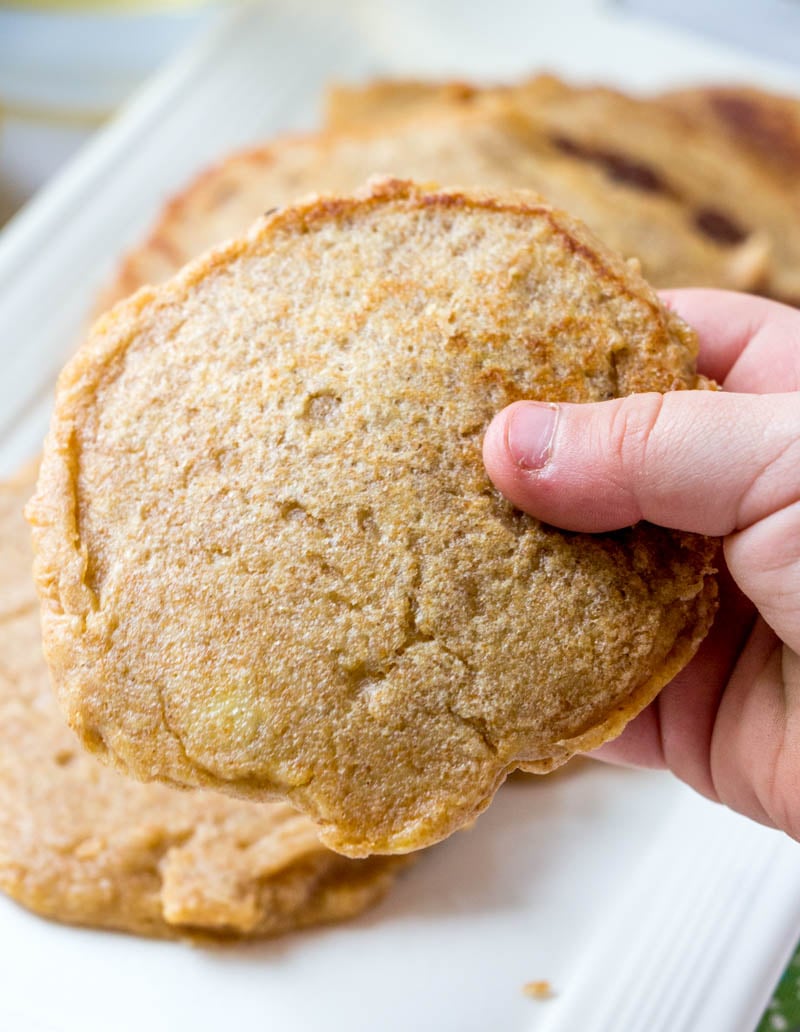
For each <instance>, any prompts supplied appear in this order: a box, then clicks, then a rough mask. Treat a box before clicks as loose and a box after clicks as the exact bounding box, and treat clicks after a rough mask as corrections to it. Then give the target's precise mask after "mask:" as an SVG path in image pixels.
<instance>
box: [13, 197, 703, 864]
mask: <svg viewBox="0 0 800 1032" xmlns="http://www.w3.org/2000/svg"><path fill="white" fill-rule="evenodd" d="M696 349H697V342H696V338H695V335H694V333H693V332H692V331H691V330H690V329H689V328H688V327H687V326H686V325H685V324H683V323H682V322H681V321H680V320H679V319H678V318H677V317H676V316H675V315H673V314H671V313H670V312H668V311H667V310H666V309H665V308H664V307H663V306H662V305H661V303H660V302H659V300H658V298H657V296H656V295H655V293H654V292H653V291H652V289H651V288H650V287H649V286H648V285H647V284H646V283H645V282H644V280H642V279H641V277H640V276H639V275H638V273H637V271H636V269H635V268H634V267H632V266H630V265H626V264H625V263H624V262H623V261H622V260H621V259H619V258H618V257H617V256H615V255H614V254H612V253H611V252H609V251H607V250H606V249H605V248H604V247H603V246H602V245H601V244H600V243H599V242H598V241H597V240H596V239H595V238H594V237H592V236H591V234H589V233H588V231H587V230H586V229H585V228H584V227H583V226H582V225H581V224H579V223H578V222H577V221H576V220H574V219H573V218H571V217H570V216H567V215H565V214H563V213H561V212H558V211H555V210H554V209H552V208H551V207H549V206H548V205H547V204H545V203H544V202H542V201H541V199H539V198H537V197H536V196H535V195H532V194H529V193H515V194H507V195H497V194H490V193H485V192H473V191H463V190H457V189H450V190H440V189H438V188H434V187H431V188H423V187H418V186H415V185H413V184H411V183H408V182H399V181H395V180H384V181H377V182H374V183H373V184H371V186H370V187H369V188H368V189H366V190H365V191H363V192H360V193H358V194H357V195H356V196H349V197H332V196H323V197H318V198H311V199H309V200H307V201H306V202H304V203H301V204H298V205H296V206H290V207H287V208H285V209H283V210H281V211H278V212H276V213H273V214H272V215H270V216H268V217H267V218H265V219H264V220H262V221H260V222H259V223H257V224H256V225H255V226H254V228H253V230H252V231H251V233H250V234H249V235H248V236H246V237H244V238H241V239H239V240H237V241H234V242H232V243H231V244H229V245H227V246H225V247H222V248H220V249H217V250H215V251H212V252H210V253H209V254H208V255H206V256H205V257H203V258H201V259H199V260H198V261H197V262H195V263H193V264H191V265H189V266H188V267H187V268H186V269H184V270H183V272H182V273H181V274H180V275H179V276H177V277H176V278H174V279H173V280H171V281H168V282H167V283H166V284H164V285H163V286H162V287H160V288H153V289H143V290H141V291H139V292H138V293H137V294H135V295H134V297H133V298H131V299H130V300H128V301H127V302H125V303H123V304H121V305H119V306H117V307H115V308H114V309H113V310H112V311H111V312H110V313H109V314H108V315H107V316H106V317H104V318H102V319H101V320H100V321H99V322H98V323H97V324H96V325H95V327H94V329H93V331H92V334H91V336H90V339H89V340H88V342H87V343H86V344H85V345H84V346H83V347H82V348H81V350H80V351H79V352H78V353H77V355H76V356H75V357H74V359H73V360H72V361H71V362H70V364H69V365H68V366H67V368H66V369H65V370H64V372H63V373H62V375H61V377H60V380H59V387H58V392H57V399H56V410H55V414H54V417H53V422H52V425H51V430H50V433H49V436H48V439H47V443H46V446H45V454H44V459H43V464H42V470H41V473H40V478H39V482H38V487H37V492H36V495H35V498H34V500H33V502H32V503H31V505H30V507H29V518H30V520H31V522H32V524H33V528H34V540H35V547H36V552H37V559H36V566H35V571H36V581H37V585H38V589H39V592H40V595H41V599H42V617H43V631H44V643H45V654H46V656H47V660H48V663H49V665H50V668H51V671H52V674H53V678H54V683H55V687H56V690H57V693H58V696H59V699H60V702H61V705H62V707H63V709H64V711H65V712H66V715H67V717H68V720H69V722H70V724H71V725H72V727H73V728H74V729H75V730H76V731H77V733H78V734H79V736H80V737H81V739H82V741H83V743H84V745H86V746H87V747H88V748H89V749H90V750H92V751H94V752H96V753H98V754H100V755H103V756H105V757H106V758H107V759H109V760H110V761H111V762H113V763H115V764H117V765H118V766H119V767H121V768H122V769H124V770H127V771H128V772H130V773H132V774H134V775H136V776H138V777H140V778H145V779H147V778H159V779H162V780H166V781H170V782H177V783H182V784H187V785H198V786H200V785H205V786H209V787H214V788H218V789H223V790H226V791H229V792H232V793H238V794H241V795H243V796H246V797H250V798H256V799H271V798H275V797H280V798H285V799H288V800H289V801H290V802H291V803H292V804H293V805H295V806H297V807H298V808H300V809H302V810H303V811H305V812H306V813H307V814H308V815H309V816H311V817H312V818H313V819H314V820H315V821H316V822H317V823H318V824H319V825H320V835H321V838H322V840H323V841H324V842H325V843H326V844H327V845H329V846H331V847H332V848H334V849H337V850H340V851H342V852H345V853H347V854H350V855H352V856H364V855H367V854H369V853H373V852H377V853H390V852H405V851H410V850H413V849H418V848H421V847H423V846H427V845H430V844H431V843H433V842H435V841H437V840H439V839H441V838H444V837H445V836H446V835H448V834H450V833H451V832H453V831H455V830H456V829H457V828H459V827H462V826H463V825H464V824H466V823H467V822H469V821H470V820H472V819H473V818H474V817H475V816H476V815H477V814H478V813H479V812H480V811H481V810H483V809H484V807H486V806H487V805H488V803H489V801H490V800H491V797H492V795H493V794H494V792H495V790H496V789H497V787H498V786H499V784H500V783H501V782H502V780H503V779H504V778H505V776H506V775H507V774H508V773H509V772H510V771H512V770H513V769H514V768H516V767H520V766H525V767H526V768H528V769H533V770H540V771H544V770H549V769H551V768H552V767H554V766H557V765H558V764H560V763H562V762H563V761H565V760H566V759H567V758H568V757H569V756H570V755H571V754H573V753H574V752H576V751H581V750H588V749H591V748H593V747H594V746H596V745H599V744H600V743H601V742H602V741H604V740H606V739H608V738H610V737H613V736H614V735H616V734H618V733H619V732H620V731H621V730H622V728H623V726H624V725H625V724H626V723H627V721H628V720H629V719H631V718H632V717H633V716H634V715H635V714H636V713H638V712H639V711H640V710H641V709H642V708H643V707H644V706H645V705H646V704H647V703H648V702H650V700H651V699H652V698H653V697H654V696H655V694H656V693H657V691H658V690H659V689H660V688H661V687H662V686H663V685H664V684H665V683H667V682H668V681H669V680H670V679H671V678H672V677H673V676H674V675H675V673H677V671H678V670H679V669H680V668H681V667H682V666H683V665H684V664H685V663H686V662H687V661H688V659H689V658H690V657H691V655H692V654H693V653H694V651H695V649H696V647H697V645H698V644H699V642H700V640H701V639H702V638H703V636H704V634H705V633H706V631H707V629H708V627H709V625H710V622H711V620H712V618H713V613H714V608H715V599H716V585H715V581H714V577H713V562H714V556H715V552H716V543H715V542H714V541H711V540H708V539H705V538H702V537H697V536H694V535H688V534H682V533H678V532H675V531H670V530H665V529H663V528H659V527H655V526H651V525H648V524H644V523H642V524H638V525H637V526H635V527H632V528H629V529H626V530H622V531H619V532H617V533H614V534H607V535H597V536H590V535H580V534H573V533H566V532H562V531H558V530H556V529H554V528H551V527H548V526H546V525H543V524H541V523H539V522H538V521H536V520H535V519H532V518H530V517H528V516H525V515H522V514H521V513H519V512H518V511H516V510H515V509H514V508H513V507H512V506H511V505H510V504H509V503H508V502H507V501H506V500H505V499H503V498H502V497H501V496H500V495H499V494H498V492H497V491H496V490H495V489H494V488H493V487H492V485H491V483H490V482H489V480H488V478H487V476H486V473H485V470H484V467H483V463H482V460H481V443H482V438H483V434H484V431H485V429H486V427H487V425H488V423H489V421H490V420H491V418H492V416H493V415H494V413H495V412H497V411H498V410H499V409H500V408H502V407H503V406H504V405H506V404H508V403H509V402H511V401H515V400H517V399H519V398H523V397H527V398H537V399H546V400H550V401H596V400H601V399H605V398H611V397H615V396H622V395H627V394H629V393H631V392H634V391H643V390H655V391H666V390H670V389H673V388H693V387H697V386H702V381H699V380H698V379H697V376H696V373H695V357H696Z"/></svg>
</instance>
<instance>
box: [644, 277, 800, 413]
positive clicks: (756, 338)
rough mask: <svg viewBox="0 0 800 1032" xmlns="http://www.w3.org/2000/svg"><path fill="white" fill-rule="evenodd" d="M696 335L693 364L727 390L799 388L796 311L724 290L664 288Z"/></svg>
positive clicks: (799, 314) (799, 341)
mask: <svg viewBox="0 0 800 1032" xmlns="http://www.w3.org/2000/svg"><path fill="white" fill-rule="evenodd" d="M660 296H661V298H662V300H663V301H664V302H665V304H666V305H667V307H668V308H671V309H673V310H674V311H675V312H677V314H678V315H680V316H681V318H683V319H685V320H686V322H687V323H689V325H690V326H692V327H694V329H695V330H696V331H697V334H698V337H699V339H700V355H699V358H698V370H699V371H700V372H701V373H703V374H704V375H705V376H709V377H711V379H712V380H716V381H717V383H720V384H723V385H724V386H725V387H727V388H728V390H732V391H743V392H747V393H750V394H765V393H771V392H775V391H792V390H800V311H799V310H798V309H796V308H791V307H790V306H789V305H783V304H780V303H779V302H778V301H769V300H768V299H767V298H763V297H753V296H752V295H750V294H737V293H735V292H733V291H729V290H707V289H694V288H692V289H685V290H663V291H660Z"/></svg>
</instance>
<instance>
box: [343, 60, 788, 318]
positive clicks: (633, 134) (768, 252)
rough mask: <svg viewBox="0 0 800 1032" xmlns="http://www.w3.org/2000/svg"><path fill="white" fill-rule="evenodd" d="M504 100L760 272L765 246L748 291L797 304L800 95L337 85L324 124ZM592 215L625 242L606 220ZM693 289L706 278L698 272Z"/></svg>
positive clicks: (552, 86)
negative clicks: (670, 205) (743, 254)
mask: <svg viewBox="0 0 800 1032" xmlns="http://www.w3.org/2000/svg"><path fill="white" fill-rule="evenodd" d="M498 97H503V98H504V99H505V100H506V102H508V103H512V104H514V105H516V106H517V107H518V108H519V109H520V110H521V111H522V112H524V113H525V114H526V115H528V116H529V117H531V118H533V119H535V120H536V121H537V122H538V123H539V124H540V125H541V126H542V129H543V131H544V132H545V133H546V134H547V135H548V137H549V139H550V140H551V142H553V143H554V144H555V145H556V146H557V147H558V148H559V149H560V150H561V151H562V152H563V154H564V155H566V156H570V157H572V158H573V159H574V160H575V161H577V162H583V163H587V164H590V165H593V166H595V167H596V168H597V169H599V170H601V171H602V173H603V174H604V175H605V177H606V178H607V180H608V181H614V182H618V183H625V184H627V185H628V186H629V187H630V188H631V189H633V190H638V191H640V192H641V193H644V194H650V195H653V196H659V195H660V196H668V197H671V198H672V199H673V200H674V201H675V218H676V219H677V220H680V221H681V222H682V223H686V224H689V225H692V226H693V227H694V228H695V229H696V230H697V231H698V232H699V233H701V234H702V235H704V236H706V237H707V238H708V239H710V240H713V241H715V242H716V243H718V244H719V245H720V246H722V247H725V246H726V245H727V246H731V247H733V246H735V245H742V244H743V243H744V242H745V241H747V240H750V241H751V250H750V255H751V261H752V263H753V264H752V267H751V268H752V271H755V269H756V267H757V266H758V262H759V258H758V255H759V254H760V255H761V263H762V264H761V276H760V277H755V278H754V282H753V283H752V284H751V285H750V287H749V288H748V289H750V290H753V291H757V292H759V293H763V294H766V295H768V296H770V297H774V298H777V299H778V300H781V301H786V302H788V303H790V304H800V188H798V185H797V184H798V171H800V157H799V156H800V101H796V100H792V99H791V98H786V97H778V96H774V95H771V94H767V93H765V92H763V91H759V90H747V89H736V88H732V89H730V90H724V89H722V88H716V89H715V88H709V89H697V90H688V91H682V92H680V93H675V94H672V95H671V96H668V97H665V98H640V97H632V96H627V95H625V94H624V93H621V92H619V91H617V90H612V89H608V88H605V87H602V86H583V87H581V86H573V85H570V84H568V83H566V82H563V81H561V80H559V79H557V78H556V77H555V76H551V75H539V76H535V77H533V78H531V79H529V80H523V81H522V82H520V83H517V84H515V85H512V86H505V87H503V86H499V87H498V86H495V87H487V88H485V89H480V88H479V87H477V86H474V85H473V86H471V87H470V86H469V84H466V83H437V82H431V83H428V84H427V89H426V86H425V84H424V83H422V82H418V81H413V80H412V81H405V80H398V81H397V82H395V83H392V82H391V81H388V80H378V81H376V82H374V83H366V84H365V85H363V86H360V87H359V86H345V85H338V86H334V87H332V88H331V89H330V90H329V92H328V97H327V121H328V125H329V126H331V127H335V128H337V129H338V130H353V129H354V128H356V127H361V128H363V127H364V126H365V125H369V124H372V125H376V126H378V125H379V126H383V127H385V126H386V125H387V121H391V119H392V118H395V117H402V118H404V119H409V118H411V117H412V116H415V117H424V114H425V112H426V111H427V110H428V109H429V108H432V109H439V108H441V107H442V105H450V107H451V108H464V107H467V108H473V109H474V108H475V107H478V106H480V105H481V104H482V103H483V102H484V101H485V100H487V99H488V100H494V99H496V98H498ZM554 199H555V198H554ZM559 203H560V202H559ZM572 210H574V211H575V213H576V214H582V213H581V212H579V210H578V209H572ZM637 217H638V216H637ZM645 217H646V213H645ZM587 221H589V224H590V225H591V226H592V227H593V228H595V229H596V231H597V232H598V234H599V235H600V236H601V237H602V238H603V239H604V240H605V241H606V242H607V243H610V244H612V245H613V246H616V247H619V244H618V242H616V241H614V240H611V239H610V238H608V237H607V236H606V235H604V227H602V226H601V225H600V224H597V225H595V224H593V223H592V222H591V220H587ZM644 228H645V225H643V226H642V231H643V230H644ZM757 241H760V249H759V244H758V243H757ZM622 250H623V252H624V253H626V254H634V255H637V254H638V256H639V257H641V258H642V261H643V264H644V267H645V273H646V275H648V276H649V277H650V278H651V280H652V281H653V282H654V283H655V285H656V286H677V285H683V283H684V281H681V282H680V284H679V282H678V280H677V279H675V278H674V277H673V279H672V280H671V281H669V282H667V281H665V280H662V279H661V278H660V276H659V275H658V274H654V271H653V269H652V268H651V266H650V265H649V263H648V254H647V252H646V251H642V252H641V253H639V251H637V250H635V249H628V248H622ZM694 285H697V286H703V285H709V284H708V282H707V281H706V280H705V279H703V278H700V279H697V281H696V283H695V284H694Z"/></svg>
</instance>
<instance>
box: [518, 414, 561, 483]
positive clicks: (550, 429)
mask: <svg viewBox="0 0 800 1032" xmlns="http://www.w3.org/2000/svg"><path fill="white" fill-rule="evenodd" d="M557 418H558V405H551V404H548V403H546V402H538V401H526V402H523V403H522V404H520V405H515V406H514V408H513V409H512V410H511V413H510V414H509V417H508V423H507V424H506V444H507V445H508V451H509V454H510V455H511V458H512V459H513V460H514V462H515V463H516V464H517V466H519V467H520V469H531V470H535V469H542V468H543V467H544V466H546V465H547V462H548V460H549V459H550V451H551V448H552V445H553V435H554V434H555V429H556V419H557Z"/></svg>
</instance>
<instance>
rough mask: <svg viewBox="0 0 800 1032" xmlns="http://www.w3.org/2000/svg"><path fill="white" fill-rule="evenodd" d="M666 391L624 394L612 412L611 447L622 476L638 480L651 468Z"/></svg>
mask: <svg viewBox="0 0 800 1032" xmlns="http://www.w3.org/2000/svg"><path fill="white" fill-rule="evenodd" d="M664 397H665V396H664V395H663V394H656V393H651V394H638V395H631V396H630V397H628V398H623V399H622V400H621V401H620V403H619V404H618V405H617V406H616V408H615V409H614V411H613V413H612V417H611V423H610V425H609V447H610V449H611V454H612V455H613V457H614V459H615V461H616V465H617V468H618V470H619V473H620V475H621V477H622V478H623V479H624V480H626V481H631V480H634V481H635V480H638V479H639V478H640V477H641V476H642V475H643V474H644V473H645V472H646V470H647V466H648V462H649V456H650V451H651V449H652V446H653V443H654V441H655V438H656V435H657V432H658V427H659V424H660V421H661V418H662V414H663V410H664Z"/></svg>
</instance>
